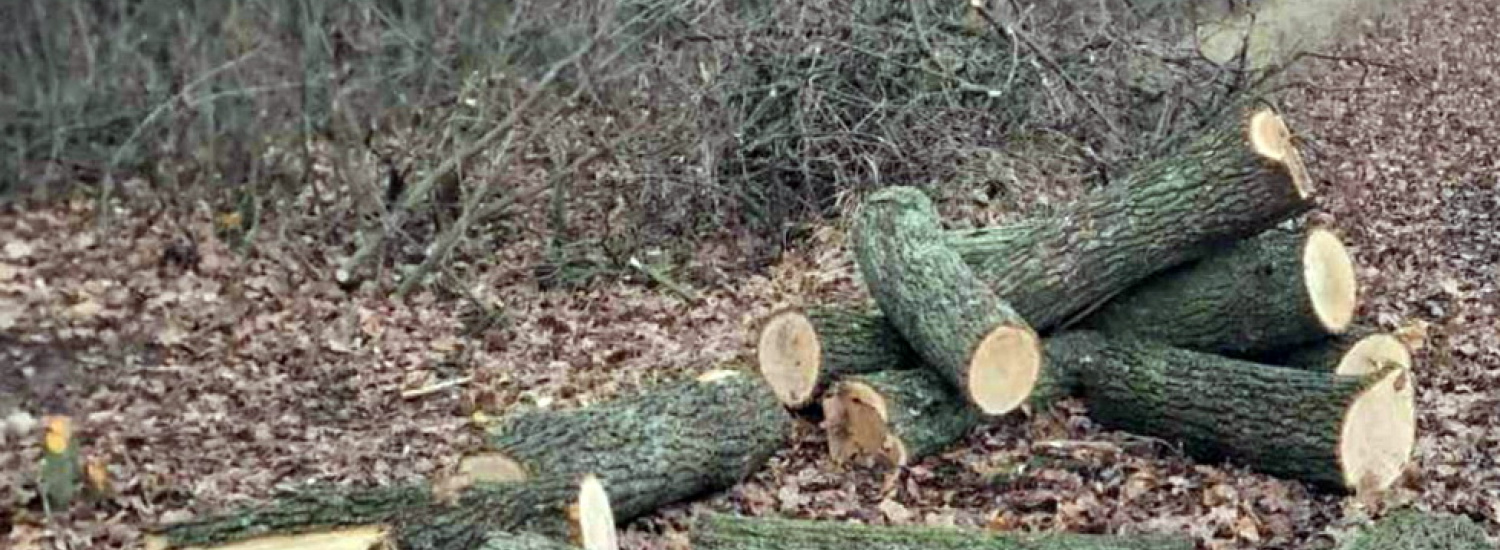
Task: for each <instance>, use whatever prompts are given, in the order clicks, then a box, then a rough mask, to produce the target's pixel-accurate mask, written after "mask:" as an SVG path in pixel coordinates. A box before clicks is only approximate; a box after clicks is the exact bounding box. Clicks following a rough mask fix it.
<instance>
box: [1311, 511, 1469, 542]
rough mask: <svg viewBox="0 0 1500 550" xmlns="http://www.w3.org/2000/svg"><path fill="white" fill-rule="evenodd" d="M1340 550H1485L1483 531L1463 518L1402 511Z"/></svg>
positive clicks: (1362, 532) (1378, 522) (1381, 521)
mask: <svg viewBox="0 0 1500 550" xmlns="http://www.w3.org/2000/svg"><path fill="white" fill-rule="evenodd" d="M1339 548H1340V550H1398V549H1399V550H1484V549H1491V548H1494V546H1493V545H1491V544H1490V543H1489V541H1488V540H1486V538H1485V532H1484V528H1483V527H1481V526H1480V525H1479V524H1478V523H1475V522H1474V521H1472V520H1470V519H1469V518H1466V517H1463V516H1455V515H1448V514H1431V513H1423V512H1418V511H1415V510H1410V509H1408V510H1402V511H1399V512H1395V513H1393V514H1389V515H1387V516H1385V517H1383V518H1381V519H1380V520H1378V521H1376V522H1375V524H1374V525H1371V526H1369V527H1367V528H1365V529H1364V530H1362V531H1360V532H1359V533H1358V534H1356V535H1354V536H1353V537H1351V538H1350V539H1349V540H1348V541H1346V542H1345V543H1344V544H1343V545H1341V546H1339Z"/></svg>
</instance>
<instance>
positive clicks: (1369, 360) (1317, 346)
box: [1266, 326, 1412, 375]
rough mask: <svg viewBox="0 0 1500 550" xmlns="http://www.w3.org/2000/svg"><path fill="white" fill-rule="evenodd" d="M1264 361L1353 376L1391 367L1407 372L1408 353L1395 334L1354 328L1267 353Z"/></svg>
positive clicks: (1410, 358)
mask: <svg viewBox="0 0 1500 550" xmlns="http://www.w3.org/2000/svg"><path fill="white" fill-rule="evenodd" d="M1266 358H1267V362H1269V363H1274V364H1277V365H1285V366H1288V367H1292V368H1297V369H1304V370H1314V371H1326V372H1333V373H1337V374H1346V375H1356V374H1366V373H1370V372H1375V371H1378V370H1380V369H1383V368H1386V367H1390V366H1394V367H1397V368H1402V369H1410V368H1411V365H1412V357H1411V350H1410V349H1409V348H1408V347H1407V345H1406V343H1405V342H1404V341H1403V340H1402V339H1401V337H1399V336H1398V335H1396V334H1393V333H1389V332H1385V331H1382V330H1380V329H1377V328H1374V327H1368V326H1357V327H1355V328H1353V329H1351V330H1350V331H1349V332H1348V333H1347V334H1342V335H1339V336H1337V337H1334V338H1329V339H1326V340H1323V341H1320V342H1314V343H1311V344H1306V345H1303V346H1298V347H1295V348H1290V349H1286V350H1280V351H1279V352H1277V353H1274V354H1270V355H1268V356H1267V357H1266Z"/></svg>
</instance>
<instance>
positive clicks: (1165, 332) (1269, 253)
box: [1083, 227, 1357, 358]
mask: <svg viewBox="0 0 1500 550" xmlns="http://www.w3.org/2000/svg"><path fill="white" fill-rule="evenodd" d="M1356 286H1357V285H1356V282H1355V278H1354V262H1353V261H1351V260H1350V258H1349V253H1348V251H1347V250H1345V248H1344V244H1343V243H1342V242H1341V241H1340V240H1339V238H1338V236H1337V235H1335V234H1334V233H1333V231H1331V230H1329V229H1326V228H1322V227H1312V228H1309V229H1306V230H1284V229H1272V230H1270V231H1266V232H1264V233H1262V234H1260V235H1258V236H1256V237H1254V238H1251V239H1247V240H1245V241H1241V242H1239V243H1236V244H1235V245H1234V246H1233V247H1232V248H1230V249H1229V250H1227V251H1225V252H1223V253H1220V254H1214V255H1211V256H1209V257H1207V258H1204V259H1203V260H1200V261H1197V262H1193V263H1190V264H1186V265H1183V266H1180V267H1178V268H1176V269H1173V270H1169V271H1167V272H1164V273H1161V274H1158V275H1156V276H1154V277H1152V278H1150V279H1147V280H1146V281H1145V282H1143V283H1142V284H1140V285H1138V286H1136V287H1134V288H1131V289H1130V290H1127V291H1126V292H1125V293H1124V294H1122V295H1120V296H1118V297H1116V298H1114V299H1112V300H1110V301H1109V302H1108V303H1107V304H1105V305H1104V306H1103V308H1101V309H1100V310H1099V311H1097V312H1096V313H1094V314H1093V315H1091V316H1089V317H1088V319H1086V320H1085V321H1084V323H1083V326H1085V327H1087V328H1089V329H1093V330H1098V331H1100V332H1104V333H1108V334H1121V335H1129V336H1135V337H1140V338H1149V339H1152V340H1156V341H1158V342H1162V343H1166V344H1169V345H1173V346H1177V347H1181V348H1187V349H1192V350H1197V351H1205V352H1209V353H1218V354H1223V355H1229V356H1233V357H1242V358H1244V357H1254V356H1257V355H1260V354H1264V353H1267V352H1270V351H1273V350H1280V349H1285V348H1287V347H1290V346H1296V345H1299V344H1304V343H1307V342H1312V341H1316V340H1321V339H1325V338H1327V337H1328V336H1330V335H1336V334H1340V333H1342V332H1344V331H1345V330H1347V329H1348V328H1349V323H1350V321H1351V320H1353V318H1354V309H1355V305H1356V304H1355V300H1356V290H1355V289H1356Z"/></svg>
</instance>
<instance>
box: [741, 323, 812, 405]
mask: <svg viewBox="0 0 1500 550" xmlns="http://www.w3.org/2000/svg"><path fill="white" fill-rule="evenodd" d="M822 353H823V350H822V343H821V342H820V341H819V340H818V331H817V329H816V328H814V327H813V324H812V322H811V321H809V320H808V318H807V316H806V315H804V314H803V313H802V312H800V311H797V310H785V311H781V312H779V313H776V314H773V315H771V317H770V318H768V319H767V320H766V323H765V326H763V327H762V328H761V331H760V343H759V344H758V345H757V346H756V354H757V356H758V358H759V362H760V373H761V376H762V377H764V378H765V380H766V384H767V385H769V386H771V390H772V391H773V392H774V393H775V394H776V398H777V399H780V400H781V402H782V403H783V404H785V405H787V406H790V407H800V406H802V405H805V404H807V403H808V402H809V401H811V400H812V399H813V397H814V395H813V394H814V393H815V392H816V391H817V389H818V388H817V385H818V375H819V373H820V371H821V370H822V369H823V365H822Z"/></svg>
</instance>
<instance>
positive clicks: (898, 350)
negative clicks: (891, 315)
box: [756, 307, 921, 410]
mask: <svg viewBox="0 0 1500 550" xmlns="http://www.w3.org/2000/svg"><path fill="white" fill-rule="evenodd" d="M879 313H880V312H879V310H878V309H876V308H874V307H864V308H838V307H811V308H806V309H785V310H781V311H778V312H776V313H773V314H771V315H770V316H768V317H767V318H766V320H765V321H764V324H763V325H762V326H761V330H760V342H759V344H758V345H757V346H756V353H757V357H758V358H759V365H760V372H761V376H762V377H763V378H765V380H766V384H768V385H770V386H771V389H772V390H774V391H775V392H776V397H777V398H778V399H780V400H781V402H782V403H783V404H785V405H786V406H787V407H790V408H792V409H794V410H796V409H803V408H806V407H808V406H810V405H813V404H815V403H817V400H818V396H819V395H822V393H823V391H824V390H826V389H828V385H829V384H830V383H831V382H832V381H833V380H835V379H837V378H838V377H841V376H848V375H854V374H862V373H870V372H876V371H883V370H888V369H901V368H915V367H918V366H920V365H921V363H920V360H919V359H918V358H917V353H916V351H913V350H912V349H911V346H908V345H907V344H906V340H905V339H903V338H901V334H900V333H898V332H896V329H895V327H892V326H891V325H890V324H889V323H886V322H885V319H884V318H883V317H881V316H880V315H879Z"/></svg>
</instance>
